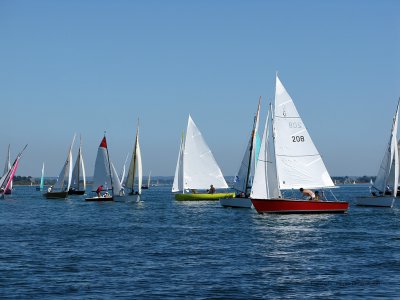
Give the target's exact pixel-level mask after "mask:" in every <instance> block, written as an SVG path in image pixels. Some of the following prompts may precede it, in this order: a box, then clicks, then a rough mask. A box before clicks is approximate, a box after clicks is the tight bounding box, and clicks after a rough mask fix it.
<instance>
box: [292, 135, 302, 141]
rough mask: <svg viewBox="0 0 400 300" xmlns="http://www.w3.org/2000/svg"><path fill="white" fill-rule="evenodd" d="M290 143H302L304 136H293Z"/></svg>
mask: <svg viewBox="0 0 400 300" xmlns="http://www.w3.org/2000/svg"><path fill="white" fill-rule="evenodd" d="M292 142H293V143H300V142H304V136H302V135H294V136H292Z"/></svg>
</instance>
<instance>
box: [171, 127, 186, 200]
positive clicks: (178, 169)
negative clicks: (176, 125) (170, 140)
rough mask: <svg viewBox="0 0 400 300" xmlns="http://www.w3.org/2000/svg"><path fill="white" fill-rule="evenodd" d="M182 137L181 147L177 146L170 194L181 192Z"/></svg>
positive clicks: (182, 140)
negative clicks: (177, 152)
mask: <svg viewBox="0 0 400 300" xmlns="http://www.w3.org/2000/svg"><path fill="white" fill-rule="evenodd" d="M184 140H185V139H184V137H183V134H182V139H181V145H180V146H179V154H178V161H177V162H176V168H175V176H174V183H173V184H172V192H178V191H182V190H183V151H184V147H185V144H184Z"/></svg>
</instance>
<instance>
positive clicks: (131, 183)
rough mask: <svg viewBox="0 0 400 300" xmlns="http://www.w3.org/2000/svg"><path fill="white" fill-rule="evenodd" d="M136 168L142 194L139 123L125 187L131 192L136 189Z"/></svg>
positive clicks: (139, 190)
mask: <svg viewBox="0 0 400 300" xmlns="http://www.w3.org/2000/svg"><path fill="white" fill-rule="evenodd" d="M136 169H137V176H138V189H137V191H136V192H137V193H138V194H139V195H140V194H141V192H142V176H143V175H142V155H141V153H140V146H139V125H138V127H137V129H136V139H135V147H134V148H133V152H132V159H131V163H130V165H129V170H128V177H127V178H126V184H125V187H126V188H128V189H129V190H130V192H131V193H133V192H134V191H135V178H136Z"/></svg>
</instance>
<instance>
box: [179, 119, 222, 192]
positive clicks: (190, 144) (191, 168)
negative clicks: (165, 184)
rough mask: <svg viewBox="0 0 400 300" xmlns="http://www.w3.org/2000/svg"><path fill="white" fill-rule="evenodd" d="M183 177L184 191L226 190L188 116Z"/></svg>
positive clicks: (212, 157)
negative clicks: (210, 188) (211, 186)
mask: <svg viewBox="0 0 400 300" xmlns="http://www.w3.org/2000/svg"><path fill="white" fill-rule="evenodd" d="M183 175H184V188H185V189H208V188H209V187H210V185H211V184H212V185H214V187H215V188H228V185H227V184H226V181H225V179H224V176H223V175H222V172H221V169H220V168H219V166H218V164H217V162H216V161H215V158H214V156H213V154H212V153H211V150H210V148H209V147H208V145H207V143H206V142H205V140H204V139H203V136H202V134H201V132H200V130H199V129H198V128H197V126H196V124H195V123H194V122H193V120H192V118H191V116H190V115H189V119H188V126H187V131H186V139H185V147H184V155H183Z"/></svg>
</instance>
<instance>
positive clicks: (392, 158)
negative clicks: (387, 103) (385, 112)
mask: <svg viewBox="0 0 400 300" xmlns="http://www.w3.org/2000/svg"><path fill="white" fill-rule="evenodd" d="M399 106H400V99H399V101H398V102H397V108H396V112H395V114H394V116H393V123H392V129H391V132H390V137H389V142H388V144H387V146H386V148H385V153H384V156H383V159H382V163H381V165H380V167H379V170H378V174H377V176H376V179H375V182H374V183H373V185H372V187H371V193H372V196H369V197H359V198H357V201H356V204H357V205H359V206H380V207H393V204H394V201H395V197H396V195H397V188H398V185H399V164H400V163H399V151H398V146H397V127H398V117H399ZM388 187H390V188H391V189H392V190H391V191H389V190H388Z"/></svg>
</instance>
